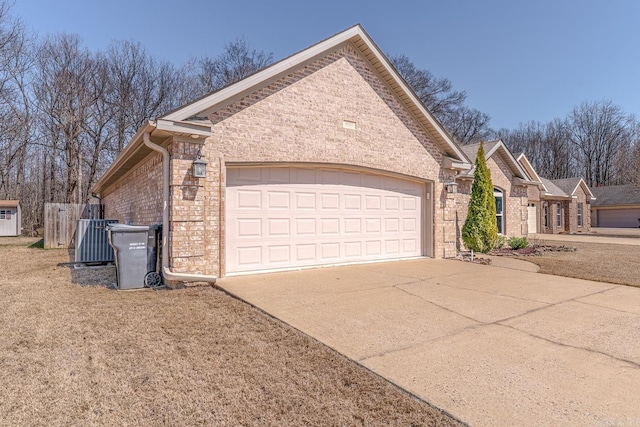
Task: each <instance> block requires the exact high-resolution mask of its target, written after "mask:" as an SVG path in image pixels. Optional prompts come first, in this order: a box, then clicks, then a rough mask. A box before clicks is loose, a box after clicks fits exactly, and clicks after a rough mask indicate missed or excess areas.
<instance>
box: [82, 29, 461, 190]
mask: <svg viewBox="0 0 640 427" xmlns="http://www.w3.org/2000/svg"><path fill="white" fill-rule="evenodd" d="M347 45H350V46H352V47H353V48H354V49H356V51H358V52H359V53H360V54H361V55H362V56H363V58H364V59H365V60H366V61H368V62H369V63H370V64H371V66H372V68H373V70H374V71H375V72H376V73H377V74H378V76H379V77H380V79H382V80H383V81H384V82H385V83H386V85H387V87H388V88H389V89H390V90H391V91H392V92H393V93H394V94H395V95H396V97H397V99H398V100H399V101H400V102H401V103H402V104H403V105H404V106H406V108H407V109H408V110H409V112H410V113H411V114H412V115H413V117H414V118H415V119H416V120H417V122H419V123H420V124H421V125H422V126H423V128H424V129H425V131H426V132H427V133H428V134H429V136H430V137H431V138H432V139H433V141H434V143H435V144H436V145H438V146H439V147H440V148H441V149H442V151H443V152H444V162H445V163H446V164H448V165H449V166H450V167H453V168H457V169H462V170H467V169H469V168H471V167H472V165H471V164H470V163H469V161H468V158H467V157H466V156H465V154H464V152H463V151H462V149H461V148H460V146H458V144H457V143H456V142H455V141H454V140H453V138H452V137H451V136H450V135H449V134H448V132H447V131H446V130H445V129H444V128H443V127H442V125H441V124H440V123H439V122H438V120H437V119H436V118H435V117H434V116H433V115H432V114H431V112H429V111H428V110H427V107H426V106H425V105H424V104H423V103H422V101H420V99H419V98H418V96H417V95H416V94H415V92H414V91H413V90H412V89H411V88H410V87H409V85H408V84H407V83H406V82H405V80H404V79H403V78H402V77H401V76H400V74H399V73H398V71H397V70H396V69H395V67H394V66H393V65H392V64H391V62H390V61H389V60H388V59H387V57H386V56H385V55H384V54H383V53H382V51H380V49H379V48H378V46H377V45H376V44H375V43H374V42H373V40H372V39H371V38H370V37H369V35H368V34H367V33H366V31H365V30H364V29H363V28H362V27H361V26H360V25H359V24H358V25H354V26H353V27H351V28H348V29H346V30H345V31H342V32H340V33H338V34H336V35H334V36H332V37H329V38H328V39H325V40H323V41H321V42H319V43H316V44H315V45H313V46H311V47H309V48H307V49H304V50H302V51H300V52H298V53H296V54H294V55H292V56H289V57H288V58H285V59H283V60H281V61H278V62H276V63H274V64H272V65H270V66H268V67H266V68H264V69H263V70H260V71H258V72H256V73H254V74H252V75H250V76H248V77H246V78H244V79H242V80H240V81H238V82H235V83H233V84H230V85H229V86H226V87H224V88H222V89H220V90H218V91H216V92H213V93H211V94H209V95H207V96H204V97H202V98H200V99H198V100H196V101H193V102H191V103H189V104H186V105H184V106H183V107H180V108H178V109H176V110H173V111H171V112H169V113H167V114H165V115H163V116H161V117H159V118H157V119H156V120H153V121H149V122H147V123H145V124H144V125H143V126H142V127H141V128H140V129H139V130H138V132H137V133H136V135H134V137H133V138H132V139H131V141H130V142H129V143H128V144H127V146H126V147H125V149H124V150H123V151H122V152H121V153H120V155H119V156H118V158H116V160H115V161H114V162H113V164H112V165H111V166H110V167H109V169H108V170H107V171H106V172H105V174H104V175H103V176H102V178H100V180H99V181H98V182H97V183H96V184H95V185H94V187H93V189H92V191H93V192H95V193H101V192H102V191H103V190H104V189H105V188H107V187H108V186H109V185H110V184H112V183H114V182H115V181H116V180H117V179H119V178H120V177H122V176H123V175H125V174H126V173H127V172H128V171H129V170H131V169H132V168H134V167H135V165H136V164H137V163H138V162H139V161H141V160H142V159H143V158H145V157H146V156H148V155H149V154H151V152H152V151H151V149H150V148H148V147H147V146H145V145H144V143H143V135H144V134H145V133H148V134H150V138H151V140H152V141H153V142H154V143H156V144H160V145H163V146H166V145H167V144H168V137H169V136H171V135H184V136H191V137H192V138H199V139H203V138H206V137H207V136H209V135H210V134H211V122H210V121H209V119H208V118H207V116H208V115H209V114H211V113H212V112H215V111H216V110H218V109H222V108H224V107H226V106H228V105H230V104H232V103H234V102H236V101H238V100H239V99H241V98H243V97H244V96H246V95H248V94H250V93H252V92H255V91H257V90H259V89H260V88H262V87H265V86H267V85H269V84H271V83H273V82H275V81H276V80H278V79H280V78H282V77H284V76H286V75H288V74H291V73H293V72H294V71H295V70H297V69H299V68H302V67H304V66H305V65H307V64H309V63H311V62H313V61H315V60H317V59H319V58H321V57H323V56H325V55H327V54H329V53H332V52H335V51H337V50H339V49H341V48H343V47H344V46H347ZM445 167H446V166H445Z"/></svg>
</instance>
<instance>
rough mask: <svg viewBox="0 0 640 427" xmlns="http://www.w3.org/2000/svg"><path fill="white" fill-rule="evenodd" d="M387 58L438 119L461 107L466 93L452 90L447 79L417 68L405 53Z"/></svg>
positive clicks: (442, 118)
mask: <svg viewBox="0 0 640 427" xmlns="http://www.w3.org/2000/svg"><path fill="white" fill-rule="evenodd" d="M389 60H390V61H391V63H392V64H393V66H394V67H396V70H398V72H399V73H400V75H401V76H402V77H403V78H404V79H405V81H406V82H407V83H408V84H409V86H411V88H412V89H413V91H414V92H415V93H416V95H418V98H420V100H421V101H422V102H423V103H424V105H426V107H427V108H428V109H429V111H430V112H431V113H432V114H433V115H435V116H436V117H437V118H438V120H441V121H444V119H445V118H446V117H447V116H448V115H449V114H451V112H452V111H454V110H457V109H458V108H460V107H462V105H463V103H464V101H465V99H466V98H467V95H466V94H465V93H464V92H460V91H456V90H453V85H452V84H451V81H450V80H449V79H447V78H444V77H435V76H434V75H433V74H432V73H431V71H429V70H425V69H419V68H417V67H416V66H415V64H414V63H413V62H411V60H410V59H409V58H408V57H407V56H405V55H396V56H391V57H389Z"/></svg>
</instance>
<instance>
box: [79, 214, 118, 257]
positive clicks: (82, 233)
mask: <svg viewBox="0 0 640 427" xmlns="http://www.w3.org/2000/svg"><path fill="white" fill-rule="evenodd" d="M117 222H118V220H115V219H79V220H78V227H77V228H76V257H75V259H76V261H75V262H79V263H91V262H101V263H105V262H113V261H114V257H113V248H112V247H111V245H109V240H108V238H107V224H113V223H117Z"/></svg>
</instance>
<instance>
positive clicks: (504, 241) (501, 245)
mask: <svg viewBox="0 0 640 427" xmlns="http://www.w3.org/2000/svg"><path fill="white" fill-rule="evenodd" d="M506 245H507V238H506V237H504V236H502V235H498V240H496V246H495V249H502V248H504V247H505V246H506Z"/></svg>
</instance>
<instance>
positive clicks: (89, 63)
mask: <svg viewBox="0 0 640 427" xmlns="http://www.w3.org/2000/svg"><path fill="white" fill-rule="evenodd" d="M36 63H37V73H38V74H37V78H36V83H35V85H34V87H35V94H36V98H37V101H38V107H39V108H38V109H39V113H40V114H41V117H42V119H43V122H42V124H43V125H44V126H43V130H44V134H43V137H44V138H45V142H44V144H45V146H47V147H49V148H50V149H51V150H50V153H51V157H50V167H51V176H50V183H51V187H52V188H51V189H52V190H53V189H54V188H56V182H55V177H56V173H58V172H60V173H63V174H64V175H65V178H64V179H63V180H62V181H61V187H62V190H63V198H64V201H65V202H71V203H78V202H81V201H82V199H83V194H82V191H81V189H80V187H79V183H80V178H81V173H82V170H81V167H82V162H81V155H82V151H83V147H82V145H83V143H84V142H85V141H84V130H85V128H86V123H87V121H88V117H89V114H90V109H91V106H92V105H94V103H95V102H96V101H97V100H98V97H99V95H98V94H96V92H95V91H94V90H93V88H92V78H93V76H94V74H95V73H96V71H97V70H96V61H95V60H94V58H93V57H92V55H91V53H90V52H89V51H88V50H87V49H86V48H85V47H83V46H82V43H81V41H80V38H79V37H78V36H75V35H69V34H58V35H56V36H52V37H48V38H47V39H45V41H44V42H43V43H42V45H41V46H40V48H39V51H38V54H37V61H36ZM51 195H52V196H53V193H52V194H51Z"/></svg>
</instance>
